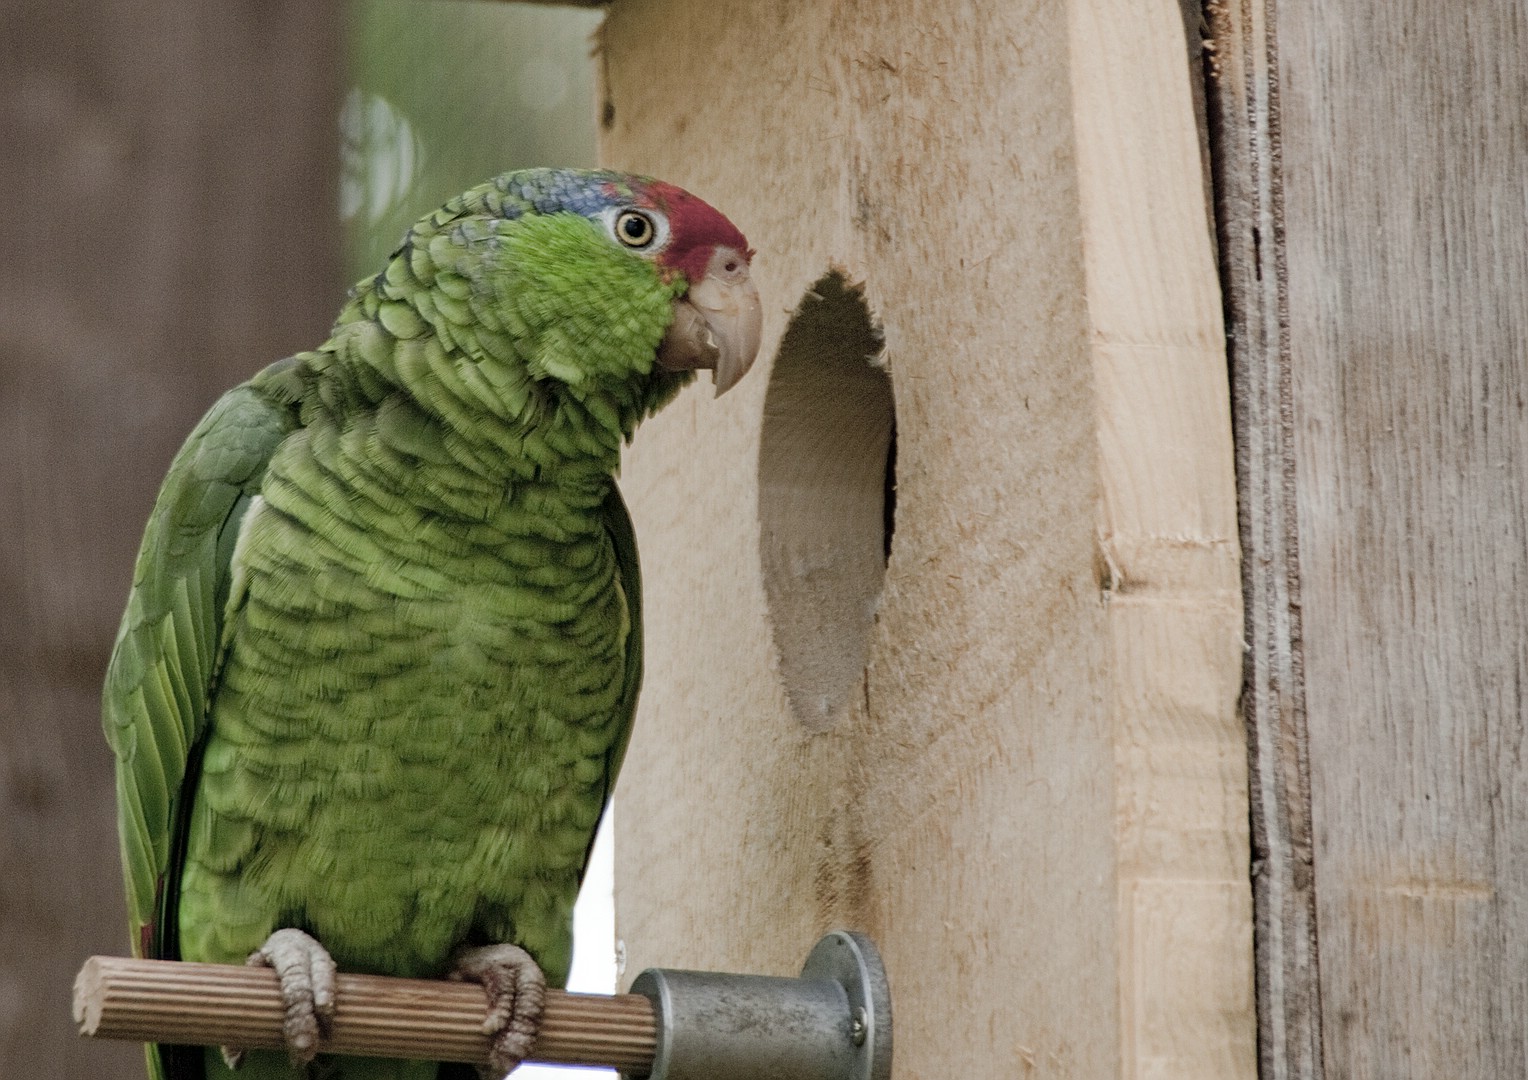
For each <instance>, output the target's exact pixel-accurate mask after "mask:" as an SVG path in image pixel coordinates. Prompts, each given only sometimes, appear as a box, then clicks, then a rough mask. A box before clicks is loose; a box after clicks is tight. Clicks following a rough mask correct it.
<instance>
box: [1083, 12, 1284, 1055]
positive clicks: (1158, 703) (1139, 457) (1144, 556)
mask: <svg viewBox="0 0 1528 1080" xmlns="http://www.w3.org/2000/svg"><path fill="white" fill-rule="evenodd" d="M1130 15H1131V16H1133V17H1129V18H1128V19H1127V21H1128V23H1129V30H1128V32H1124V27H1122V26H1121V25H1120V24H1119V20H1121V19H1122V18H1124V17H1125V16H1126V12H1125V10H1124V8H1122V7H1121V6H1119V5H1115V4H1109V3H1078V4H1074V5H1073V7H1072V47H1073V55H1074V63H1073V67H1072V81H1073V88H1074V94H1075V98H1076V112H1075V115H1076V124H1077V130H1078V136H1079V138H1078V175H1079V178H1080V188H1081V197H1082V199H1081V205H1082V221H1083V234H1082V241H1083V250H1084V253H1085V257H1086V265H1087V280H1088V318H1089V323H1090V328H1091V342H1092V352H1093V365H1094V371H1095V377H1096V380H1097V382H1096V392H1097V395H1098V408H1099V415H1098V418H1097V424H1098V437H1099V441H1100V446H1101V450H1102V453H1101V456H1100V468H1101V478H1102V482H1103V497H1102V500H1101V503H1100V510H1099V541H1100V546H1101V549H1102V552H1103V556H1104V559H1105V563H1106V566H1107V567H1108V573H1109V581H1108V587H1107V589H1106V592H1105V595H1106V597H1107V599H1108V604H1109V623H1110V635H1109V640H1110V646H1111V657H1110V675H1111V682H1112V686H1113V703H1112V705H1113V713H1114V723H1115V734H1114V739H1115V783H1116V790H1115V806H1116V814H1117V827H1118V830H1119V841H1118V842H1119V847H1118V850H1117V858H1118V871H1117V872H1118V875H1119V893H1120V896H1119V917H1120V920H1121V929H1120V933H1121V937H1120V961H1121V965H1122V971H1121V976H1120V988H1119V999H1120V1010H1121V1020H1122V1025H1123V1027H1122V1033H1121V1034H1122V1042H1121V1055H1122V1058H1123V1066H1122V1075H1125V1076H1133V1077H1144V1076H1163V1077H1167V1076H1171V1077H1206V1078H1209V1077H1222V1078H1227V1080H1229V1078H1231V1077H1251V1076H1253V1075H1254V1073H1255V1071H1256V1052H1255V1051H1256V1047H1255V1040H1254V1034H1255V1031H1256V1025H1255V1021H1254V1016H1253V990H1252V909H1251V903H1252V902H1251V891H1250V885H1249V881H1248V873H1247V867H1248V853H1247V843H1248V840H1247V810H1246V807H1247V775H1246V761H1247V757H1246V739H1245V734H1244V729H1243V727H1242V723H1241V718H1240V716H1239V714H1238V711H1237V708H1236V700H1237V695H1238V691H1239V688H1240V681H1241V680H1240V671H1241V656H1240V653H1241V650H1240V640H1239V639H1240V628H1241V626H1240V624H1241V593H1240V583H1239V566H1238V557H1237V555H1238V546H1237V539H1236V478H1235V472H1234V468H1233V460H1232V454H1231V417H1230V407H1229V401H1230V390H1229V386H1228V385H1227V377H1226V359H1225V331H1224V328H1223V326H1222V323H1221V310H1220V303H1221V298H1220V289H1219V284H1218V281H1217V279H1216V274H1215V256H1214V249H1213V223H1212V218H1211V211H1210V207H1209V204H1208V201H1207V198H1206V190H1205V186H1204V183H1203V169H1204V165H1203V157H1202V154H1201V148H1200V132H1199V127H1198V124H1197V123H1196V121H1195V107H1194V86H1195V84H1196V83H1197V81H1198V79H1197V76H1198V71H1197V70H1196V69H1195V68H1191V67H1190V66H1189V65H1188V64H1187V63H1186V62H1185V59H1184V57H1185V48H1184V25H1183V22H1182V18H1181V14H1180V12H1179V10H1178V9H1177V8H1176V6H1174V5H1170V4H1156V5H1148V6H1147V9H1146V10H1143V9H1141V8H1136V9H1134V10H1133V11H1132V12H1131V13H1130ZM1192 40H1193V43H1194V44H1195V45H1196V46H1197V44H1198V35H1197V32H1196V33H1195V34H1194V37H1193V39H1192Z"/></svg>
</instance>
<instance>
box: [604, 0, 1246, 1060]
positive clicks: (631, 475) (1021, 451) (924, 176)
mask: <svg viewBox="0 0 1528 1080" xmlns="http://www.w3.org/2000/svg"><path fill="white" fill-rule="evenodd" d="M601 48H602V61H601V63H602V67H603V69H604V75H605V83H606V85H605V94H606V107H605V111H606V115H607V117H608V118H609V123H608V125H607V130H606V132H605V137H604V145H603V151H602V154H603V157H604V160H606V161H607V162H608V163H610V164H611V165H614V166H618V167H624V168H632V169H636V170H639V171H644V172H651V173H655V174H659V175H663V176H665V177H667V178H669V179H672V180H674V181H675V182H678V183H681V184H684V185H685V186H687V187H689V188H691V189H692V190H694V191H696V192H698V193H700V194H702V195H703V196H705V197H707V198H709V199H711V200H712V201H714V202H715V203H716V204H717V205H719V206H720V207H722V208H724V209H725V210H726V211H727V212H728V214H729V215H730V216H732V217H733V219H734V220H735V221H737V223H738V224H739V225H740V226H741V227H742V229H743V230H744V231H745V232H746V233H747V234H748V236H749V238H750V240H751V242H752V243H753V244H754V245H755V246H756V247H757V248H758V249H759V251H760V255H759V258H758V260H757V262H756V267H757V273H758V274H759V277H760V287H761V290H762V291H763V292H764V294H765V296H766V297H767V303H766V307H767V308H768V309H769V315H768V317H767V319H766V327H765V341H766V346H765V351H766V354H768V352H769V351H770V349H771V348H772V343H774V342H777V341H779V340H780V338H781V336H782V334H783V333H784V331H785V329H786V324H787V316H788V313H789V312H790V311H792V310H794V309H795V308H796V306H797V304H798V302H799V301H800V299H801V298H802V296H803V293H804V292H805V290H807V289H808V288H809V286H810V285H811V284H812V283H813V282H815V281H817V280H818V279H820V278H821V277H822V276H823V274H824V273H825V272H827V270H828V269H829V268H830V267H834V266H838V267H842V268H844V270H845V271H846V274H847V276H848V277H849V279H850V280H853V281H858V280H863V281H864V282H865V291H866V296H867V299H868V301H869V303H870V307H871V309H872V311H873V312H874V314H875V316H876V317H877V318H878V319H879V320H880V322H881V323H882V325H883V327H884V330H885V337H886V344H887V362H888V366H889V369H890V372H891V376H892V382H893V387H894V393H895V399H896V412H897V462H896V464H897V468H896V475H897V491H896V508H897V516H896V532H895V538H894V541H893V544H892V550H891V555H890V562H889V566H888V569H887V578H886V584H885V589H884V592H883V594H882V598H881V602H880V607H879V609H878V611H877V613H876V621H875V626H874V629H873V631H872V639H871V645H870V658H869V663H868V667H867V670H866V675H865V686H864V692H863V694H862V695H860V696H859V697H858V698H857V699H856V700H854V701H852V702H851V703H850V705H849V707H848V708H847V709H846V710H845V711H844V712H843V713H842V714H841V715H839V716H838V717H837V719H836V721H835V722H833V723H831V724H830V725H827V730H824V731H821V732H815V733H814V732H810V731H808V730H806V729H805V728H804V727H803V725H802V724H800V723H799V722H798V721H797V720H796V719H795V718H794V717H793V716H792V713H791V710H790V708H789V707H788V694H787V687H786V686H785V685H784V675H783V673H782V672H781V670H780V669H779V666H778V664H777V662H776V657H775V656H774V655H773V652H772V648H771V633H770V627H769V623H768V611H767V607H766V603H765V595H764V589H763V585H762V581H761V575H760V571H759V567H758V554H757V553H758V549H759V544H758V536H757V529H758V523H757V518H756V514H757V505H758V499H759V492H760V478H759V475H758V469H759V468H760V467H761V464H760V460H759V444H760V425H761V414H762V411H763V399H764V395H765V389H766V384H767V380H765V379H760V378H752V379H750V380H747V381H745V382H744V383H743V384H742V385H741V386H740V387H739V388H738V389H737V390H735V391H733V392H732V393H730V394H729V395H728V396H727V397H726V398H725V399H723V400H722V401H720V402H716V401H712V400H710V399H709V397H708V396H707V395H705V394H693V393H692V394H690V395H688V396H687V397H686V398H684V399H683V400H681V401H680V402H679V403H677V404H676V405H675V406H673V407H672V408H671V409H670V410H668V411H667V412H666V413H665V414H664V415H663V416H661V417H659V418H657V419H656V420H655V421H653V422H652V423H650V424H649V425H648V426H647V427H645V428H644V429H643V431H642V433H641V434H640V435H639V436H638V439H637V444H636V446H635V447H634V448H633V452H632V454H631V455H630V457H629V459H628V463H627V467H626V471H625V476H624V485H625V489H626V491H627V493H628V496H629V498H630V499H631V501H632V504H633V515H634V518H635V520H636V524H637V529H638V533H639V535H640V536H641V538H642V549H643V554H644V560H643V564H644V575H645V578H646V581H647V582H648V592H647V597H648V598H647V620H648V647H649V666H648V673H647V684H646V689H645V691H644V700H643V707H642V713H641V716H640V718H639V722H638V734H637V736H636V738H635V740H634V742H633V745H632V748H631V751H630V753H629V756H628V758H627V765H626V771H625V773H624V774H623V779H622V781H621V790H620V794H619V796H618V797H619V799H620V801H621V805H622V810H621V814H620V815H619V816H618V819H617V820H618V829H619V834H618V838H617V908H618V922H619V932H620V934H621V935H622V937H623V938H624V940H625V943H626V946H627V951H628V955H629V961H630V965H629V967H630V971H633V972H634V971H636V970H640V969H641V968H642V967H644V966H648V965H652V964H656V963H662V964H665V965H680V966H691V967H710V968H727V969H736V970H755V971H762V972H776V973H781V974H786V973H791V972H793V971H794V970H795V967H796V966H797V965H798V964H799V958H800V956H801V955H802V954H803V953H804V951H805V950H806V949H807V948H808V947H809V946H810V944H811V942H812V941H814V940H815V939H816V937H817V935H818V934H819V933H820V932H821V931H822V930H823V929H825V928H826V927H828V926H831V925H843V924H848V925H852V926H854V927H856V928H860V929H864V930H866V931H868V932H869V933H871V934H872V935H873V936H874V937H875V938H876V939H877V941H878V942H879V943H880V945H881V946H882V950H883V953H884V955H885V959H886V962H887V965H888V969H889V973H890V978H891V982H892V987H893V993H894V995H895V1000H896V1007H897V1021H896V1022H897V1035H896V1038H897V1066H896V1068H897V1075H898V1076H899V1077H903V1078H922V1077H927V1078H934V1077H945V1076H962V1077H964V1076H970V1077H984V1076H1000V1075H1004V1076H1006V1075H1018V1076H1088V1077H1104V1076H1132V1077H1134V1076H1158V1075H1161V1076H1166V1075H1173V1076H1189V1077H1197V1076H1203V1077H1206V1078H1209V1077H1214V1078H1217V1080H1218V1078H1220V1077H1226V1076H1250V1075H1251V1069H1252V1045H1253V1024H1252V1018H1251V1012H1250V955H1251V942H1250V911H1249V908H1250V903H1249V900H1248V886H1247V884H1246V881H1245V876H1244V874H1245V844H1246V839H1245V793H1244V784H1245V765H1244V756H1243V752H1242V749H1241V737H1240V733H1239V728H1238V725H1237V720H1236V713H1235V696H1236V687H1237V681H1238V667H1239V658H1238V653H1237V641H1238V635H1239V629H1240V617H1239V608H1238V602H1237V590H1236V573H1237V571H1236V565H1237V564H1236V542H1235V533H1234V501H1233V500H1234V492H1233V485H1232V472H1231V464H1230V463H1231V453H1230V435H1229V423H1228V417H1227V411H1228V405H1227V393H1226V387H1225V372H1224V358H1223V352H1222V351H1221V348H1220V344H1219V318H1218V311H1219V301H1218V297H1217V293H1216V288H1215V280H1214V261H1213V258H1212V254H1211V246H1210V242H1209V226H1208V217H1207V214H1206V210H1205V204H1204V195H1203V193H1204V185H1203V182H1202V171H1201V170H1202V163H1201V159H1200V156H1199V152H1198V138H1197V132H1196V127H1195V123H1194V118H1193V105H1192V96H1191V83H1190V81H1189V80H1190V78H1191V74H1190V70H1189V69H1188V68H1187V66H1186V65H1185V61H1184V57H1185V48H1184V40H1183V36H1182V19H1181V15H1180V11H1179V8H1178V6H1177V4H1175V3H1170V2H1164V3H1161V4H1158V5H1153V6H1142V5H1132V4H1124V3H1094V4H1083V3H1075V4H1068V3H1062V2H1052V0H1034V2H1026V3H1018V4H1010V5H976V4H949V3H934V2H931V0H930V2H900V3H897V4H894V5H888V6H886V7H885V8H884V9H882V10H878V11H877V12H876V14H875V15H874V16H873V17H872V16H870V15H868V14H866V13H865V12H864V11H863V9H861V8H858V7H855V6H852V5H848V4H795V3H791V4H781V5H717V4H708V3H700V2H684V0H679V2H675V0H647V2H644V0H628V2H625V3H622V4H618V5H615V6H614V7H613V8H612V9H611V12H610V16H609V19H608V21H607V24H606V26H605V29H604V31H603V33H602V36H601ZM1139 53H1146V54H1149V55H1146V56H1144V57H1143V56H1141V55H1139ZM1085 67H1086V68H1088V70H1084V68H1085ZM1121 67H1123V70H1121ZM700 73H707V74H704V76H703V77H702V75H701V74H700ZM700 83H703V84H704V92H703V93H697V87H698V85H699V84H700ZM761 366H762V365H761ZM696 538H703V540H701V541H697V539H696ZM1111 566H1112V569H1111ZM1132 590H1133V591H1132ZM1239 875H1240V876H1239Z"/></svg>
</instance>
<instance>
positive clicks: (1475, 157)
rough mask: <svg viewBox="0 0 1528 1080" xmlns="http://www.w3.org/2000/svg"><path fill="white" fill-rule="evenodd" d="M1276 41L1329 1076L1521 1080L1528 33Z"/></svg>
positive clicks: (1527, 798) (1386, 27) (1454, 22)
mask: <svg viewBox="0 0 1528 1080" xmlns="http://www.w3.org/2000/svg"><path fill="white" fill-rule="evenodd" d="M1278 36H1279V73H1280V87H1281V101H1282V117H1283V161H1284V177H1285V244H1286V252H1287V254H1286V258H1287V263H1288V271H1289V315H1288V332H1289V348H1290V356H1291V357H1292V360H1293V362H1292V365H1291V404H1292V407H1293V419H1294V424H1293V432H1294V440H1295V441H1294V446H1295V462H1296V467H1297V471H1296V476H1295V481H1296V485H1297V491H1298V493H1299V494H1298V502H1299V527H1300V538H1301V539H1300V555H1299V559H1300V575H1301V579H1302V582H1303V590H1302V596H1303V606H1304V622H1303V628H1304V639H1303V655H1304V666H1305V680H1306V696H1307V705H1308V722H1309V729H1310V776H1311V802H1312V813H1313V822H1314V826H1315V830H1314V831H1315V839H1316V851H1315V855H1316V900H1317V916H1318V940H1319V942H1320V952H1321V992H1322V1012H1323V1018H1324V1024H1323V1029H1324V1048H1325V1058H1326V1068H1327V1072H1328V1074H1330V1075H1332V1076H1343V1077H1346V1076H1353V1077H1384V1078H1386V1080H1389V1078H1395V1077H1419V1078H1420V1077H1429V1076H1443V1075H1448V1076H1455V1077H1502V1076H1523V1075H1528V1041H1525V1038H1524V1034H1523V1033H1524V1031H1525V1030H1528V976H1525V974H1524V973H1525V972H1528V768H1525V765H1524V760H1523V753H1524V749H1525V747H1524V737H1525V730H1524V717H1525V707H1528V696H1525V695H1528V614H1525V611H1528V608H1525V603H1524V600H1525V597H1528V569H1525V560H1524V553H1525V552H1528V506H1525V492H1528V404H1525V397H1528V245H1525V243H1524V237H1525V236H1528V199H1525V196H1524V192H1525V187H1524V176H1525V172H1528V21H1525V15H1524V9H1523V7H1522V5H1521V4H1520V3H1518V2H1517V0H1479V2H1476V3H1472V4H1469V5H1465V6H1452V5H1437V4H1430V3H1418V2H1414V0H1412V2H1406V3H1400V4H1396V3H1389V2H1383V0H1346V2H1344V3H1340V4H1330V3H1317V2H1313V0H1306V2H1302V3H1293V4H1290V3H1281V4H1280V5H1279V9H1278Z"/></svg>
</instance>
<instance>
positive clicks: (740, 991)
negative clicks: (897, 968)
mask: <svg viewBox="0 0 1528 1080" xmlns="http://www.w3.org/2000/svg"><path fill="white" fill-rule="evenodd" d="M631 992H632V993H634V994H641V995H643V996H644V997H646V998H648V999H649V1000H650V1001H652V1003H653V1009H654V1012H655V1013H656V1014H657V1020H658V1044H657V1053H656V1055H655V1056H654V1058H653V1067H652V1071H651V1072H650V1073H647V1074H645V1076H646V1078H647V1080H890V1077H891V990H890V987H889V986H888V984H887V982H886V969H885V967H884V966H883V965H882V963H881V955H880V953H879V952H878V951H877V949H876V947H875V944H874V943H873V942H872V941H871V940H870V939H869V938H868V937H866V936H865V935H863V934H858V933H855V932H853V931H850V930H835V931H833V932H832V933H830V934H828V935H827V936H826V937H824V938H823V939H822V940H821V941H819V942H818V943H817V944H816V946H815V947H813V949H812V951H811V953H810V954H809V955H808V956H807V958H806V963H805V965H803V967H802V969H801V975H800V977H799V978H794V979H791V978H784V977H779V976H770V975H730V974H723V973H720V972H710V971H676V970H670V969H666V968H649V969H647V970H646V971H644V972H642V974H640V975H638V976H637V978H636V981H635V982H634V983H632V986H631ZM628 1075H630V1076H632V1077H633V1078H634V1077H635V1076H637V1075H638V1074H628Z"/></svg>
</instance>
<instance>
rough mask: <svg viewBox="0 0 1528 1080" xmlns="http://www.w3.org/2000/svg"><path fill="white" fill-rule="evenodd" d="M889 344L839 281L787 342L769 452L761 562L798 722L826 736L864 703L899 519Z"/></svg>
mask: <svg viewBox="0 0 1528 1080" xmlns="http://www.w3.org/2000/svg"><path fill="white" fill-rule="evenodd" d="M882 346H883V338H882V333H881V328H880V326H879V325H878V324H877V323H876V322H875V320H874V319H873V318H872V316H871V313H870V309H869V306H868V305H867V304H866V303H865V297H864V293H863V290H862V289H861V288H860V287H858V286H854V285H851V284H849V282H848V281H847V279H846V278H845V276H844V275H843V274H842V273H841V272H839V271H836V270H835V271H832V272H830V273H829V274H827V275H826V276H825V277H823V278H822V279H821V280H819V281H818V282H817V283H816V284H814V285H813V286H812V287H811V288H810V289H809V290H808V291H807V293H806V295H805V296H804V297H803V298H802V301H801V303H800V305H799V306H798V307H797V309H796V311H795V313H794V315H792V317H791V321H790V324H789V325H788V326H787V327H786V331H785V336H784V337H783V338H782V339H781V341H780V348H779V352H778V353H777V354H776V356H775V362H774V365H773V369H772V370H771V372H770V378H769V388H768V390H767V391H766V393H765V397H764V420H763V428H762V431H761V434H760V444H759V524H760V534H759V557H760V559H761V561H762V563H763V571H764V588H765V597H766V599H767V602H768V605H769V616H770V625H771V630H772V632H773V636H774V643H775V649H776V652H777V655H778V657H779V662H780V675H781V678H782V679H783V680H784V683H785V689H786V696H787V698H788V699H789V701H790V703H791V711H792V712H793V713H794V714H795V716H796V718H797V719H798V720H799V721H800V722H801V723H802V724H803V725H804V726H805V727H807V728H808V729H809V730H812V731H825V730H827V729H828V728H830V727H832V726H833V725H834V723H835V722H836V721H837V720H838V719H839V718H840V717H841V716H842V715H843V714H844V713H845V711H846V709H847V707H848V706H849V705H850V704H851V703H852V702H853V701H856V700H860V699H861V698H862V691H863V687H864V676H865V667H866V663H867V660H868V658H869V655H870V631H871V628H872V626H873V625H874V620H875V611H876V607H877V605H878V604H879V602H880V598H881V588H882V585H883V584H884V582H885V575H886V564H887V560H888V558H889V557H890V552H891V535H892V526H893V517H894V514H895V475H894V470H895V468H896V465H895V462H896V457H895V446H894V439H895V427H896V415H895V407H894V403H893V400H892V388H891V376H890V375H889V374H888V372H887V370H886V367H885V365H884V363H883V362H882V360H881V353H882Z"/></svg>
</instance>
